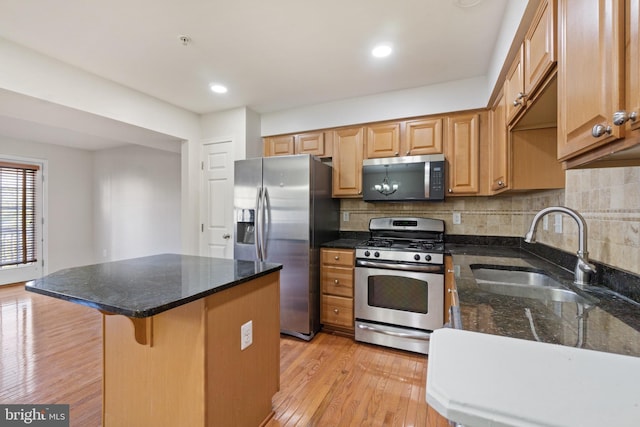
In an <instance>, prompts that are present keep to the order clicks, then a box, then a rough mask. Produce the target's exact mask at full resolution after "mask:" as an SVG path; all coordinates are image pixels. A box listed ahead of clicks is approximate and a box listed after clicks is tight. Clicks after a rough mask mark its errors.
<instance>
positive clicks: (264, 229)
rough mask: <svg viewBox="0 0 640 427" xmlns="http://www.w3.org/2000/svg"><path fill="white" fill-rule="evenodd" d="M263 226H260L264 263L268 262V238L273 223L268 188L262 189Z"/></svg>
mask: <svg viewBox="0 0 640 427" xmlns="http://www.w3.org/2000/svg"><path fill="white" fill-rule="evenodd" d="M261 209H262V215H261V220H262V224H261V226H260V235H261V241H260V248H261V249H260V250H261V251H262V261H266V260H267V236H268V235H269V224H270V223H271V221H270V219H271V218H270V217H269V213H270V211H271V209H270V206H269V192H268V189H267V187H263V188H262V202H261Z"/></svg>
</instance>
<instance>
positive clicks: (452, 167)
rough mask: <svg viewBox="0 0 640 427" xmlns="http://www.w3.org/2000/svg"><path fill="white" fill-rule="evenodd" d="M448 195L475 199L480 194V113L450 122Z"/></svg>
mask: <svg viewBox="0 0 640 427" xmlns="http://www.w3.org/2000/svg"><path fill="white" fill-rule="evenodd" d="M445 157H446V159H447V177H448V182H447V184H448V189H447V192H448V195H449V196H455V195H467V196H468V195H474V194H478V192H479V191H480V174H479V167H480V113H477V112H474V113H465V114H456V115H453V116H450V117H448V118H447V140H446V145H445Z"/></svg>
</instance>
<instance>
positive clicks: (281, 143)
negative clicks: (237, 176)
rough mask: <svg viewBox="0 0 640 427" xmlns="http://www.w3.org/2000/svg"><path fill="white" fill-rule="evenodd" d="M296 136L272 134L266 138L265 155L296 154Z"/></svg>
mask: <svg viewBox="0 0 640 427" xmlns="http://www.w3.org/2000/svg"><path fill="white" fill-rule="evenodd" d="M294 146H295V145H294V136H293V135H283V136H272V137H269V138H265V139H264V151H263V154H264V156H265V157H271V156H287V155H289V154H294V153H295V149H294Z"/></svg>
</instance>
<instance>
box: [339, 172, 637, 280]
mask: <svg viewBox="0 0 640 427" xmlns="http://www.w3.org/2000/svg"><path fill="white" fill-rule="evenodd" d="M548 206H566V207H569V208H572V209H575V210H577V211H578V212H580V214H581V215H582V216H583V217H584V218H585V220H586V221H587V229H588V245H589V246H588V250H589V255H590V258H591V259H593V260H595V261H599V262H602V263H604V264H607V265H610V266H613V267H616V268H619V269H621V270H625V271H629V272H632V273H636V274H638V273H640V167H628V168H606V169H584V170H572V171H567V172H566V189H565V190H548V191H538V192H530V193H524V194H513V195H500V196H493V197H450V198H448V199H447V200H445V201H444V202H419V203H365V202H363V201H362V200H361V199H342V200H341V204H340V210H341V211H343V212H344V211H348V212H349V213H350V220H349V222H344V221H343V222H341V224H340V230H341V231H367V230H368V227H369V219H370V218H374V217H380V216H419V217H427V218H437V219H442V220H444V221H445V229H446V232H447V234H456V235H476V236H512V237H522V236H524V235H525V233H526V232H527V230H528V229H529V226H530V224H531V220H532V219H533V217H534V215H535V214H536V213H537V212H538V211H539V210H540V209H543V208H545V207H548ZM453 212H460V214H461V217H462V223H461V224H459V225H454V224H453ZM340 218H342V215H340ZM553 220H554V218H553V217H550V218H549V230H546V231H545V230H543V229H542V224H540V226H539V227H538V234H537V240H538V241H539V242H541V243H544V244H546V245H549V246H551V247H555V248H558V249H561V250H564V251H567V252H570V253H574V252H575V251H576V250H577V249H578V231H577V225H576V224H575V221H573V219H572V218H570V217H569V216H567V215H562V231H563V232H562V233H561V234H558V233H555V232H554V227H553Z"/></svg>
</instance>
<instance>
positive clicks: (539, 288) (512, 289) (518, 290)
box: [470, 264, 592, 305]
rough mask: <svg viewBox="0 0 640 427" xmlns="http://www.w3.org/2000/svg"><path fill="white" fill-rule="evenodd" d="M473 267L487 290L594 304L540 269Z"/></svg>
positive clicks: (495, 292)
mask: <svg viewBox="0 0 640 427" xmlns="http://www.w3.org/2000/svg"><path fill="white" fill-rule="evenodd" d="M470 267H471V270H472V271H473V275H474V277H475V279H476V283H477V284H478V287H479V288H480V289H481V290H483V291H486V292H490V293H493V294H498V295H506V296H511V297H522V298H535V299H539V300H544V301H557V302H575V303H579V304H587V305H589V304H592V301H590V300H589V299H587V298H585V297H583V296H581V295H578V294H577V293H576V292H574V291H572V290H571V289H568V288H566V287H565V286H563V285H562V284H561V283H560V282H558V281H556V280H555V279H553V278H552V277H550V276H548V275H547V274H545V273H544V272H542V271H540V270H534V269H528V268H523V267H513V268H510V267H506V268H505V267H502V268H501V267H500V266H490V265H484V264H472V265H471V266H470Z"/></svg>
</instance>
